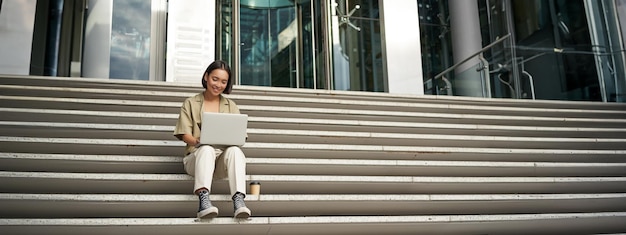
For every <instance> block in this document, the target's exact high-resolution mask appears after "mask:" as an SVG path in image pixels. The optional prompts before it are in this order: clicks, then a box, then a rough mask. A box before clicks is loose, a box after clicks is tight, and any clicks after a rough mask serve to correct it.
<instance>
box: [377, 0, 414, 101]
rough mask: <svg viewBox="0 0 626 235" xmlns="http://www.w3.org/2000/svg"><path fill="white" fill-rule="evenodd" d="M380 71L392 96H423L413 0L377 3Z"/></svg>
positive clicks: (390, 0) (386, 0) (392, 0)
mask: <svg viewBox="0 0 626 235" xmlns="http://www.w3.org/2000/svg"><path fill="white" fill-rule="evenodd" d="M380 11H381V18H382V25H381V30H382V32H383V46H382V47H383V56H384V58H385V60H384V61H385V63H384V64H383V70H384V72H385V74H386V75H387V86H388V87H387V88H388V89H387V90H388V91H389V93H393V94H417V95H423V94H424V85H423V83H424V81H423V80H424V78H423V73H422V52H421V46H420V27H419V16H418V9H417V1H416V0H383V1H381V2H380Z"/></svg>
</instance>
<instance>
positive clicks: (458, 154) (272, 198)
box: [0, 76, 626, 234]
mask: <svg viewBox="0 0 626 235" xmlns="http://www.w3.org/2000/svg"><path fill="white" fill-rule="evenodd" d="M198 87H200V88H201V86H200V84H197V85H195V84H194V85H180V84H171V83H162V82H136V81H114V80H95V79H85V78H47V77H19V76H3V77H1V78H0V102H1V105H0V131H1V133H0V234H618V233H625V232H626V104H615V103H592V102H561V101H528V100H501V99H491V100H486V99H477V98H462V97H433V96H426V97H412V96H393V95H389V94H379V93H363V92H337V91H333V92H329V91H313V90H297V89H280V88H262V87H246V86H238V87H235V89H234V92H233V94H231V95H230V97H231V98H233V99H234V100H235V101H237V103H238V104H239V106H240V108H241V110H242V112H243V113H247V114H249V116H250V123H249V130H248V132H249V142H248V143H247V144H246V145H245V146H244V148H243V149H244V152H245V153H246V155H247V160H248V175H249V176H248V179H249V180H250V181H252V180H256V181H260V182H261V184H262V189H261V190H262V193H261V195H260V196H254V195H249V196H248V198H247V199H246V201H247V204H248V206H249V207H250V208H251V209H252V211H253V217H251V218H250V219H248V220H236V219H233V218H231V217H230V216H231V215H232V203H231V201H230V199H229V195H227V194H228V190H227V183H226V182H223V181H217V182H216V183H215V184H214V194H213V195H211V197H212V200H213V201H214V204H216V206H218V207H219V208H220V213H221V214H220V217H218V218H216V219H213V220H206V221H197V220H196V219H195V218H194V216H195V212H196V209H197V198H196V197H195V196H193V195H192V194H191V190H192V187H193V182H192V178H191V177H190V176H188V175H186V174H185V173H184V170H183V167H182V163H181V159H182V152H183V143H182V142H180V141H177V140H176V139H175V138H174V137H173V136H172V131H173V126H174V124H175V121H176V119H177V117H178V111H179V108H180V105H181V102H182V100H184V98H186V97H189V96H191V95H193V94H196V93H197V92H199V91H200V89H198Z"/></svg>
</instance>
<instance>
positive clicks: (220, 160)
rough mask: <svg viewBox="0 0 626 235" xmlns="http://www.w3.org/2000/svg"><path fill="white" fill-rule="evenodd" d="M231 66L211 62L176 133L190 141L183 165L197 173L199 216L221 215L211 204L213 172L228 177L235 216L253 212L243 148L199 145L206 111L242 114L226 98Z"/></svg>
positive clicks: (186, 105)
mask: <svg viewBox="0 0 626 235" xmlns="http://www.w3.org/2000/svg"><path fill="white" fill-rule="evenodd" d="M230 75H231V72H230V67H229V66H228V64H226V63H225V62H223V61H215V62H213V63H211V64H210V65H209V66H208V67H207V68H206V71H205V72H204V75H203V76H202V86H203V87H204V89H205V90H204V92H202V93H199V94H197V95H195V96H192V97H189V98H187V99H186V100H185V101H184V102H183V105H182V107H181V109H180V116H179V117H178V122H177V123H176V129H175V130H174V136H176V137H177V138H178V139H179V140H182V141H184V142H185V143H187V147H186V148H185V158H184V159H183V164H184V167H185V171H186V172H187V174H189V175H191V176H194V181H195V183H194V194H196V195H198V197H199V200H200V206H199V209H198V214H197V216H198V218H201V219H202V218H212V217H216V216H217V214H218V209H217V207H215V206H213V205H211V201H210V200H209V193H210V192H211V184H212V181H213V174H214V173H215V177H216V178H225V177H228V181H229V186H230V193H231V194H232V200H233V205H234V210H235V212H234V217H235V218H247V217H249V216H250V215H251V212H250V209H248V208H247V207H246V204H245V203H244V200H243V199H244V198H245V197H246V157H245V155H244V153H243V152H242V151H241V149H240V148H239V147H236V146H231V147H227V148H216V147H213V146H210V145H199V143H200V127H199V126H198V125H197V123H201V121H202V120H201V119H202V113H203V112H221V113H239V108H238V107H237V104H235V102H233V101H232V100H230V99H228V98H226V97H224V96H223V95H222V93H224V94H229V93H230V92H231V89H232V80H231V79H230V78H231V76H230Z"/></svg>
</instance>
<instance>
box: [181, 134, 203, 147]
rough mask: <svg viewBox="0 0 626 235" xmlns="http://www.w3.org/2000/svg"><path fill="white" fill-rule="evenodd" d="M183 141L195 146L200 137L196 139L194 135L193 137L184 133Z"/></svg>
mask: <svg viewBox="0 0 626 235" xmlns="http://www.w3.org/2000/svg"><path fill="white" fill-rule="evenodd" d="M183 142H185V143H186V144H188V145H192V146H196V145H198V144H200V139H196V138H195V137H193V136H192V135H190V134H184V135H183Z"/></svg>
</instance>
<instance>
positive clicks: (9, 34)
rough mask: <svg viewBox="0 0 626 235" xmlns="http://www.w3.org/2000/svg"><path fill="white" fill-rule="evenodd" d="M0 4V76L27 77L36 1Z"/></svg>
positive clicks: (16, 0)
mask: <svg viewBox="0 0 626 235" xmlns="http://www.w3.org/2000/svg"><path fill="white" fill-rule="evenodd" d="M0 3H1V4H2V6H1V7H2V9H0V32H2V33H1V34H2V36H0V51H1V53H2V55H0V74H15V75H28V74H29V73H30V61H31V52H32V42H33V32H34V27H35V12H36V9H37V1H28V0H15V1H0ZM9 55H10V56H9Z"/></svg>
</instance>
